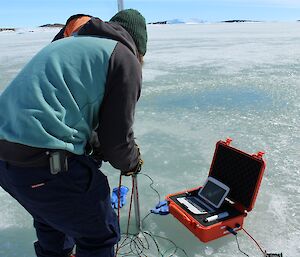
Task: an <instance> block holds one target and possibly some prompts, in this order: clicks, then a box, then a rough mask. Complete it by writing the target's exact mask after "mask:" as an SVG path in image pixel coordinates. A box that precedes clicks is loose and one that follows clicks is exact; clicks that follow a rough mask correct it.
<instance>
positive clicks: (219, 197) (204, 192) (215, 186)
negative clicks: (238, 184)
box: [198, 177, 229, 208]
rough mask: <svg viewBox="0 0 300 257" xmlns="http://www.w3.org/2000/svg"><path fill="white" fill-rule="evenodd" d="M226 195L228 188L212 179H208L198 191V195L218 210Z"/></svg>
mask: <svg viewBox="0 0 300 257" xmlns="http://www.w3.org/2000/svg"><path fill="white" fill-rule="evenodd" d="M228 193H229V187H227V186H226V185H225V184H223V183H221V182H220V181H218V180H216V179H214V178H212V177H208V179H207V181H206V183H205V185H204V186H203V187H202V188H201V189H200V190H199V193H198V195H199V196H200V197H201V198H202V199H204V200H205V201H207V202H208V203H210V204H211V205H212V206H214V207H215V208H219V207H220V206H221V204H222V203H223V202H224V200H225V197H226V196H227V195H228Z"/></svg>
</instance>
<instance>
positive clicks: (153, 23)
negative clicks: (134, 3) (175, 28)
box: [148, 21, 167, 24]
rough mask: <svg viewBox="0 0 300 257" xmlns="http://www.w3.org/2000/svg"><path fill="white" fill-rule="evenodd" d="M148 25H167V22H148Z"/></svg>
mask: <svg viewBox="0 0 300 257" xmlns="http://www.w3.org/2000/svg"><path fill="white" fill-rule="evenodd" d="M148 24H167V21H155V22H150V23H148Z"/></svg>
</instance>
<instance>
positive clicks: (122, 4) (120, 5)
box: [118, 0, 124, 11]
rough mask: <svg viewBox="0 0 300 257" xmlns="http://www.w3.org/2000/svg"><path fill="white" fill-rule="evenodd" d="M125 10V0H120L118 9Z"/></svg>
mask: <svg viewBox="0 0 300 257" xmlns="http://www.w3.org/2000/svg"><path fill="white" fill-rule="evenodd" d="M122 10H124V2H123V0H118V11H122Z"/></svg>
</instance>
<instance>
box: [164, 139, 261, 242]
mask: <svg viewBox="0 0 300 257" xmlns="http://www.w3.org/2000/svg"><path fill="white" fill-rule="evenodd" d="M231 141H232V140H231V139H227V140H226V141H219V142H217V144H216V149H215V153H214V157H213V161H212V163H211V167H210V171H209V176H211V177H214V178H216V179H217V180H219V181H221V182H223V183H224V184H225V185H227V186H229V188H230V192H229V194H228V196H227V199H229V201H225V202H224V204H223V205H222V206H221V207H220V208H219V210H218V212H224V211H227V212H228V213H229V216H228V217H226V218H224V219H221V220H216V221H213V222H210V223H205V222H204V221H203V220H204V219H205V218H206V217H207V216H210V215H211V214H204V215H196V214H193V213H192V212H190V211H189V210H188V209H187V208H186V207H185V206H184V205H182V204H181V203H179V202H178V201H177V198H178V197H183V196H186V195H193V194H197V192H198V190H199V189H200V188H201V187H197V188H193V189H189V190H187V191H181V192H177V193H174V194H169V195H167V196H166V200H167V201H168V202H169V208H170V213H171V214H172V215H173V216H174V217H175V218H176V219H178V220H179V221H180V222H181V223H182V224H183V225H185V226H186V227H187V228H188V229H189V230H190V231H191V232H192V233H193V234H194V235H195V236H196V237H197V238H199V239H200V240H201V241H202V242H209V241H211V240H214V239H217V238H220V237H222V236H225V235H228V234H229V233H230V232H229V231H228V230H229V228H230V229H232V230H234V231H237V230H240V229H242V227H243V223H244V219H245V217H246V216H247V213H248V212H249V211H251V210H252V209H253V207H254V204H255V200H256V197H257V193H258V190H259V187H260V183H261V180H262V177H263V173H264V170H265V166H266V164H265V161H264V160H263V158H262V156H263V154H264V153H263V152H258V153H257V154H254V155H250V154H247V153H245V152H243V151H241V150H239V149H236V148H233V147H231V146H230V143H231Z"/></svg>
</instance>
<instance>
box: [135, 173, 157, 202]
mask: <svg viewBox="0 0 300 257" xmlns="http://www.w3.org/2000/svg"><path fill="white" fill-rule="evenodd" d="M139 174H141V175H143V176H145V177H147V178H149V179H150V180H151V183H150V185H149V187H150V188H151V189H152V190H153V191H154V192H155V193H156V194H157V196H158V202H160V194H159V192H158V191H157V190H156V189H155V188H154V187H153V184H154V181H153V179H152V178H151V177H150V176H149V175H147V174H145V173H142V172H140V173H139Z"/></svg>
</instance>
